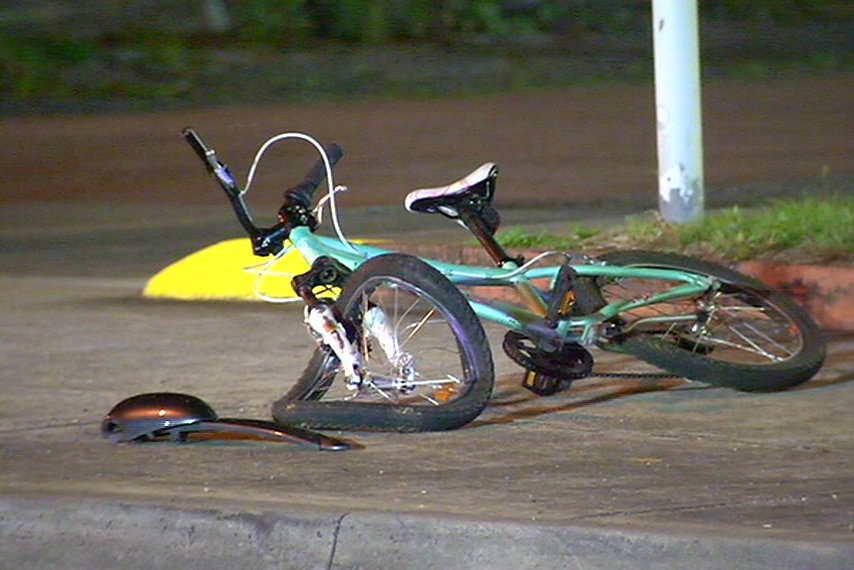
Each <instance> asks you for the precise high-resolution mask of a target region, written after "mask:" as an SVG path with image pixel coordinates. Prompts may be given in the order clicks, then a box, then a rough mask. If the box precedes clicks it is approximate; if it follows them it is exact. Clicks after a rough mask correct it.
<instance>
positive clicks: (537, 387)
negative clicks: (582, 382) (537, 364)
mask: <svg viewBox="0 0 854 570" xmlns="http://www.w3.org/2000/svg"><path fill="white" fill-rule="evenodd" d="M570 384H572V380H566V379H563V378H555V377H554V376H549V375H548V374H543V373H542V372H537V371H536V370H525V374H524V376H522V387H523V388H525V389H526V390H530V391H531V392H533V393H534V394H536V395H538V396H552V395H554V394H556V393H557V392H560V391H562V390H566V389H567V388H569V386H570Z"/></svg>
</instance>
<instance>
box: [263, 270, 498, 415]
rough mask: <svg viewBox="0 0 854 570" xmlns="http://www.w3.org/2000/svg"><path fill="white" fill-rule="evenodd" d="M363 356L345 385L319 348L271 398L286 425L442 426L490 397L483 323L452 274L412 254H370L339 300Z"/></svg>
mask: <svg viewBox="0 0 854 570" xmlns="http://www.w3.org/2000/svg"><path fill="white" fill-rule="evenodd" d="M335 307H336V310H337V311H339V312H340V315H341V317H342V318H343V320H344V322H345V323H347V326H348V327H349V330H348V333H349V335H350V336H351V338H352V340H353V341H354V342H355V343H356V345H357V346H358V347H359V350H360V353H361V354H362V359H363V362H362V367H363V372H364V380H363V382H362V384H361V385H360V386H348V385H347V382H346V378H345V376H344V374H343V372H342V369H341V366H340V362H339V360H338V357H337V356H335V354H334V353H333V352H332V351H331V350H330V349H329V348H327V347H321V348H318V349H316V350H315V352H314V354H313V355H312V357H311V360H310V361H309V363H308V365H307V366H306V368H305V370H304V371H303V373H302V375H301V376H300V378H299V380H298V381H297V383H296V384H295V385H294V386H293V388H291V390H289V391H288V392H287V393H286V394H285V395H284V396H283V397H282V398H281V399H280V400H278V401H277V402H275V403H274V404H273V418H274V419H275V420H276V421H277V422H280V423H283V424H288V425H300V426H305V427H309V428H315V429H342V430H391V431H436V430H446V429H454V428H457V427H460V426H462V425H464V424H466V423H468V422H470V421H471V420H473V419H474V418H476V417H477V416H478V415H479V414H480V412H481V411H482V410H483V408H484V407H485V406H486V403H487V402H488V400H489V397H490V396H491V394H492V386H493V383H494V370H493V363H492V354H491V352H490V349H489V344H488V341H487V338H486V334H485V333H484V330H483V326H482V325H481V323H480V320H479V319H478V318H477V315H475V313H474V311H473V310H472V308H471V306H470V305H469V304H468V301H467V300H466V299H465V297H464V296H463V295H462V293H460V291H459V290H458V289H457V288H456V287H455V286H454V285H453V284H452V283H451V282H450V281H448V279H447V278H446V277H444V276H443V275H442V274H441V273H439V272H438V271H437V270H436V269H434V268H433V267H431V266H430V265H428V264H427V263H425V262H424V261H422V260H420V259H418V258H416V257H413V256H409V255H403V254H388V255H383V256H379V257H376V258H373V259H370V260H368V261H366V262H365V263H364V264H362V265H361V266H360V267H359V268H358V269H357V270H356V271H354V272H353V274H352V275H351V276H350V277H349V278H348V280H347V283H346V284H345V286H344V290H343V291H342V293H341V296H340V298H339V299H338V300H337V302H336V304H335Z"/></svg>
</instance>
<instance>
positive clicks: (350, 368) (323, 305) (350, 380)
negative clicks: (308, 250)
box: [291, 256, 364, 390]
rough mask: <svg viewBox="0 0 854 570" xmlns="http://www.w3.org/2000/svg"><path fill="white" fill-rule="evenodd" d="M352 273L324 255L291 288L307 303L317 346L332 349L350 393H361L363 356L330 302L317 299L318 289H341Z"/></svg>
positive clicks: (307, 318)
mask: <svg viewBox="0 0 854 570" xmlns="http://www.w3.org/2000/svg"><path fill="white" fill-rule="evenodd" d="M349 274H350V270H349V269H347V268H346V267H345V266H344V265H342V264H341V263H339V262H338V261H336V260H334V259H332V258H331V257H327V256H321V257H319V258H317V259H316V260H315V261H314V263H312V265H311V268H310V269H309V270H308V271H307V272H305V273H303V274H302V275H296V276H294V278H293V279H292V280H291V286H292V287H293V289H294V291H295V292H296V293H297V295H299V296H300V298H301V299H302V300H303V302H305V309H304V311H303V319H304V322H305V324H306V326H307V327H308V329H309V331H310V332H311V334H312V336H313V337H314V338H315V341H316V342H317V343H318V345H321V346H327V347H329V348H330V349H331V350H332V352H333V353H335V356H336V357H337V358H338V361H339V362H340V363H341V368H342V370H343V372H344V376H345V378H346V385H347V387H348V388H349V389H351V390H358V389H359V388H360V387H361V385H362V382H363V380H364V371H363V366H362V354H361V352H360V351H359V349H358V346H357V345H356V343H355V342H354V339H351V337H350V335H348V334H347V329H346V327H345V326H344V323H343V322H342V321H341V319H339V318H338V315H337V314H336V313H335V310H334V308H333V306H332V303H331V302H329V301H328V300H324V299H321V298H318V297H317V295H316V294H315V293H314V291H315V289H317V288H319V287H322V288H325V289H330V288H340V287H342V286H343V284H344V281H345V280H346V279H347V276H348V275H349Z"/></svg>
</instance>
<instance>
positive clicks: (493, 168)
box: [404, 162, 498, 219]
mask: <svg viewBox="0 0 854 570" xmlns="http://www.w3.org/2000/svg"><path fill="white" fill-rule="evenodd" d="M497 177H498V165H496V164H495V163H494V162H486V163H484V164H482V165H480V166H479V167H478V168H477V169H475V170H474V171H472V172H471V173H470V174H468V175H467V176H464V177H463V178H460V179H459V180H457V181H456V182H454V183H452V184H449V185H447V186H439V187H436V188H422V189H420V190H413V191H412V192H410V193H409V194H407V195H406V200H405V202H404V205H405V206H406V209H407V210H409V211H410V212H424V213H427V214H436V213H439V214H443V215H445V216H447V217H449V218H452V219H457V218H459V211H458V207H459V206H460V204H463V203H465V202H466V201H468V200H469V198H471V197H472V196H474V197H477V198H479V199H480V200H483V201H484V202H485V203H486V204H491V203H492V199H493V197H494V196H495V179H496V178H497Z"/></svg>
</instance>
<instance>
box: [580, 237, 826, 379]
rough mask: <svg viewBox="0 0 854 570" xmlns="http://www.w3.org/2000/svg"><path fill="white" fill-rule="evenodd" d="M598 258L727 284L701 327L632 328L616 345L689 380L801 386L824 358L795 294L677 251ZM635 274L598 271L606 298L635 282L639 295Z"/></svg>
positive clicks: (818, 334)
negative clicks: (624, 275) (606, 275)
mask: <svg viewBox="0 0 854 570" xmlns="http://www.w3.org/2000/svg"><path fill="white" fill-rule="evenodd" d="M599 259H600V260H601V261H605V262H607V263H609V264H613V265H623V266H633V267H651V268H652V267H654V268H669V269H678V270H681V271H689V272H692V273H697V274H701V275H707V276H711V277H714V278H716V279H718V280H719V281H720V282H721V288H720V290H719V292H718V295H717V298H716V299H715V303H717V305H716V307H717V308H716V309H715V311H714V312H713V313H712V315H711V317H710V319H709V322H708V323H706V325H705V327H703V329H702V330H701V331H700V332H697V331H692V330H690V329H689V328H688V327H686V326H683V327H681V328H679V327H666V330H664V329H662V328H658V329H656V328H652V329H646V330H645V329H643V328H640V329H638V330H631V329H628V330H629V331H630V332H628V333H627V334H626V336H625V337H624V338H622V339H619V341H618V342H617V344H616V346H612V347H610V348H613V349H616V350H621V351H624V352H628V353H629V354H632V355H633V356H635V357H637V358H639V359H640V360H644V361H646V362H648V363H650V364H653V365H655V366H658V367H660V368H663V369H664V370H667V371H669V372H672V373H673V374H676V375H679V376H682V377H684V378H687V379H689V380H696V381H699V382H703V383H706V384H710V385H714V386H722V387H728V388H734V389H737V390H741V391H747V392H756V391H775V390H783V389H786V388H790V387H792V386H795V385H797V384H801V383H803V382H806V381H808V380H809V379H810V378H812V377H813V376H814V375H815V374H816V373H817V372H818V370H819V369H820V368H821V366H822V364H823V363H824V358H825V352H826V348H825V340H824V338H823V336H822V334H821V331H820V329H819V327H818V326H817V325H816V323H815V321H814V320H813V319H812V318H811V317H810V316H809V314H808V313H807V312H806V311H805V310H804V309H803V308H802V307H801V306H799V305H798V304H797V303H795V302H794V300H793V299H792V298H791V297H789V296H788V295H786V294H784V293H782V292H780V291H778V290H776V289H774V288H772V287H770V286H769V285H767V284H765V283H762V282H761V281H759V280H757V279H754V278H752V277H749V276H747V275H744V274H742V273H739V272H737V271H735V270H733V269H730V268H728V267H724V266H722V265H719V264H717V263H712V262H708V261H703V260H699V259H695V258H693V257H688V256H685V255H680V254H675V253H664V252H655V251H645V250H632V251H619V252H612V253H609V254H605V255H603V256H601V257H600V258H599ZM633 279H634V278H624V279H620V280H617V279H610V278H604V277H599V278H596V279H595V283H596V285H597V289H598V290H599V292H600V295H602V301H603V302H606V301H608V300H609V299H608V297H609V296H610V294H611V293H609V292H608V288H609V287H611V286H612V285H617V284H619V286H620V287H629V288H631V287H632V285H634V286H635V290H634V291H633V293H634V294H638V293H639V292H640V289H639V287H640V285H639V284H638V283H634V284H631V283H628V284H627V283H625V282H626V281H632V280H633ZM634 280H635V281H638V280H637V279H634ZM647 310H648V309H647ZM658 310H661V311H662V312H664V311H666V310H667V309H666V308H661V307H659V308H658ZM695 310H696V309H695ZM632 318H633V316H632V315H630V314H621V315H620V317H619V320H620V324H623V325H625V324H627V322H630V321H631V320H632ZM750 318H754V319H755V320H753V321H750V320H748V319H750ZM750 343H753V344H750ZM763 344H767V345H768V346H765V347H763ZM603 348H609V347H608V346H607V345H603ZM762 351H764V354H762ZM733 359H734V360H733Z"/></svg>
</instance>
